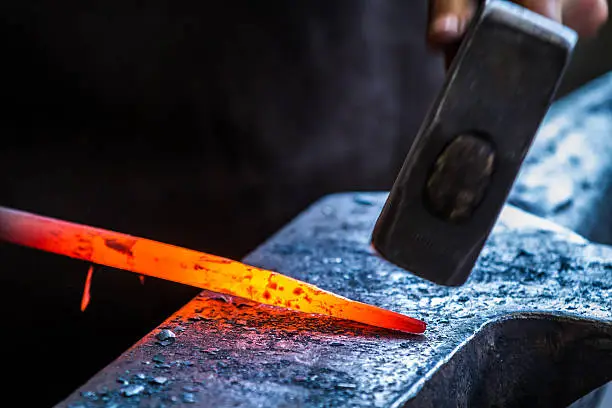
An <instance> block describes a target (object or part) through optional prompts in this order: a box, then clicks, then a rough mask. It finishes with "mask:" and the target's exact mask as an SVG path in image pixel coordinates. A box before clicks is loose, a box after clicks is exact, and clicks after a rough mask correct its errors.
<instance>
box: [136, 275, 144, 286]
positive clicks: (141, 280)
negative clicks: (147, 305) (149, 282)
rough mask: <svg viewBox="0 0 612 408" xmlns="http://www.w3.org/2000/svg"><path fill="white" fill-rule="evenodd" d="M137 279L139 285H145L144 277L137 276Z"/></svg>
mask: <svg viewBox="0 0 612 408" xmlns="http://www.w3.org/2000/svg"><path fill="white" fill-rule="evenodd" d="M138 279H139V280H140V284H141V285H144V283H145V277H144V275H138Z"/></svg>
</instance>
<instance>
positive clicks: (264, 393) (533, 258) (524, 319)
mask: <svg viewBox="0 0 612 408" xmlns="http://www.w3.org/2000/svg"><path fill="white" fill-rule="evenodd" d="M385 198H386V195H385V194H382V193H381V194H367V195H364V194H341V195H334V196H330V197H327V198H325V199H323V200H322V201H320V202H318V203H316V204H315V205H313V206H312V207H311V208H310V209H308V210H307V211H306V212H305V213H304V214H302V215H301V216H300V217H298V218H297V219H296V220H295V221H294V222H292V223H291V224H289V225H288V226H287V227H286V228H285V229H283V230H282V231H281V232H280V233H278V234H277V235H276V236H274V237H273V238H271V239H270V240H269V241H268V242H267V243H265V244H264V245H263V246H262V247H260V248H259V249H258V250H256V251H255V252H254V253H253V254H252V255H251V256H249V257H248V258H247V259H246V261H247V262H248V263H252V264H255V265H258V266H262V267H265V268H271V269H275V270H279V271H283V272H284V273H287V274H289V275H292V276H294V277H297V278H300V279H304V280H308V281H311V282H313V283H315V284H317V285H320V286H322V287H324V288H327V289H330V290H333V291H335V292H337V293H340V294H343V295H345V296H349V297H352V298H355V299H359V300H362V301H365V302H368V303H373V304H376V305H378V306H382V307H385V308H390V309H392V310H397V311H400V312H404V313H407V314H413V315H415V316H416V317H419V318H422V319H424V320H425V321H427V322H428V323H429V326H428V331H427V332H426V334H425V336H409V335H401V334H397V333H391V332H386V331H382V330H376V329H372V328H370V327H367V326H361V325H357V324H351V323H348V322H344V321H340V320H334V319H331V318H329V319H327V318H323V319H322V318H319V317H312V316H304V315H302V314H300V313H294V312H290V311H284V310H278V309H274V308H272V307H264V306H257V305H255V304H252V303H245V302H244V301H241V300H239V299H231V298H221V297H218V296H214V295H213V296H211V295H210V294H202V295H201V296H199V297H197V298H196V299H194V300H193V301H192V302H191V303H190V304H188V305H187V306H185V307H184V308H183V309H181V310H180V311H178V312H177V313H176V314H175V315H174V316H172V317H171V318H169V319H168V320H167V321H166V322H165V323H163V324H162V325H161V326H160V328H159V329H158V330H155V331H154V332H153V333H151V334H150V335H148V336H146V337H145V338H144V339H143V340H142V341H141V342H139V343H138V344H136V345H135V346H134V347H133V348H132V349H130V350H129V351H127V352H126V353H125V354H124V355H122V356H121V357H120V358H119V359H118V360H117V361H115V362H114V363H112V364H111V365H109V366H108V367H107V368H106V369H104V370H103V371H102V372H100V373H99V374H98V375H96V376H95V377H94V378H92V379H91V380H90V381H89V382H88V383H87V384H85V385H84V386H83V387H82V388H81V389H80V390H78V391H76V392H75V393H74V394H73V395H72V396H70V397H69V398H68V399H67V400H66V401H64V402H63V403H62V404H60V406H71V407H76V406H82V407H98V406H99V407H103V406H109V404H110V405H112V404H113V403H116V404H120V405H119V406H122V407H130V406H133V407H137V406H164V404H165V405H169V404H172V406H180V405H183V404H184V405H185V406H194V404H195V406H219V407H221V406H249V407H250V406H252V407H256V406H266V407H289V406H292V407H293V406H330V407H338V406H363V407H371V406H381V407H399V406H410V407H447V406H448V407H451V406H452V407H455V406H457V405H459V406H494V405H498V406H541V407H548V406H550V407H553V406H562V404H566V405H567V404H569V403H571V402H572V401H573V400H574V399H576V398H578V397H580V396H582V395H584V394H585V393H587V392H588V391H590V390H591V389H593V388H595V387H597V386H599V385H601V384H603V383H604V382H606V381H608V380H610V379H612V372H611V371H610V370H609V367H610V366H611V364H612V353H611V352H610V351H611V350H612V311H611V310H610V304H611V303H612V290H611V289H612V276H611V274H610V269H611V268H612V249H610V248H608V247H604V246H598V245H592V244H589V243H588V242H587V241H586V240H584V239H583V238H581V237H580V236H578V235H576V234H574V233H572V232H570V231H569V230H566V229H563V228H561V227H558V226H557V225H556V224H552V223H550V222H547V221H544V220H542V219H540V218H537V217H535V216H532V215H529V214H527V213H525V212H522V211H521V210H518V209H516V208H513V207H506V209H505V211H504V212H503V214H502V216H501V219H500V221H499V222H498V224H497V225H496V227H495V229H494V231H493V234H492V236H491V239H490V241H489V243H488V244H487V246H486V248H485V250H484V252H483V254H482V256H481V259H480V261H479V263H478V265H477V267H476V269H475V271H474V273H473V274H472V276H471V278H470V280H469V281H468V282H467V283H466V285H464V286H463V287H461V288H448V287H441V286H438V285H435V284H433V283H429V282H426V281H423V280H420V279H419V278H417V277H415V276H413V275H412V274H410V273H408V272H406V271H403V270H402V269H400V268H398V267H395V266H393V265H391V264H390V263H388V262H386V261H384V260H382V259H380V258H379V257H377V256H376V255H375V254H374V253H373V251H372V249H371V248H370V246H369V236H370V233H371V230H372V227H373V224H374V222H375V220H376V217H377V215H378V214H379V212H380V210H381V208H382V205H383V203H384V200H385ZM162 329H166V330H171V331H172V332H173V333H174V334H175V335H176V337H171V336H169V333H168V332H165V331H163V330H162ZM543 378H546V381H542V379H543ZM173 402H175V403H176V404H174V403H173ZM79 404H80V405H79Z"/></svg>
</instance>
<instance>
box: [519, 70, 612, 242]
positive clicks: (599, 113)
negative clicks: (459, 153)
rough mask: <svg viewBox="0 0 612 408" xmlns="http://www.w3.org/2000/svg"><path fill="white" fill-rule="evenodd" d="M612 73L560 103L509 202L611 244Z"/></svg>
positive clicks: (589, 237) (536, 145) (556, 106)
mask: <svg viewBox="0 0 612 408" xmlns="http://www.w3.org/2000/svg"><path fill="white" fill-rule="evenodd" d="M611 180H612V73H609V74H607V75H604V76H603V77H601V78H598V79H596V80H594V81H592V82H591V83H589V84H587V85H586V86H584V87H583V88H581V89H580V90H578V91H576V92H574V93H572V94H570V95H568V96H567V97H565V98H563V99H562V100H560V101H559V102H557V103H555V104H554V105H553V106H552V108H551V110H550V112H549V115H548V120H546V122H545V124H544V125H543V126H542V128H541V129H540V131H539V132H538V135H537V137H536V139H535V141H534V143H533V147H532V148H531V150H530V152H529V155H528V156H527V158H526V159H525V164H524V165H523V168H522V169H521V173H520V175H519V178H518V180H517V182H516V185H515V186H514V189H513V190H512V193H511V195H510V198H509V201H510V202H511V203H512V204H514V205H516V206H518V207H520V208H522V209H524V210H526V211H528V212H530V213H533V214H537V215H539V216H541V217H544V218H546V219H550V220H553V221H555V222H557V223H559V224H561V225H564V226H566V227H568V228H570V229H571V230H573V231H576V232H578V233H580V234H581V235H583V236H585V237H587V238H588V239H589V240H591V241H596V242H600V243H605V244H612V211H610V202H612V183H611Z"/></svg>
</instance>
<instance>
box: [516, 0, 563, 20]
mask: <svg viewBox="0 0 612 408" xmlns="http://www.w3.org/2000/svg"><path fill="white" fill-rule="evenodd" d="M515 3H517V4H520V5H521V6H523V7H525V8H528V9H529V10H531V11H535V12H536V13H538V14H541V15H543V16H544V17H548V18H550V19H553V20H556V21H559V22H561V17H562V13H561V10H562V9H563V2H562V1H561V0H520V1H515Z"/></svg>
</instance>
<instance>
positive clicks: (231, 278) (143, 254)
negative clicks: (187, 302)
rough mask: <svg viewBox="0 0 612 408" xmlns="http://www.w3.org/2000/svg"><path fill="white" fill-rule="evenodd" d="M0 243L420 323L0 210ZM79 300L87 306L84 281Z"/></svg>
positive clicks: (374, 320) (373, 319)
mask: <svg viewBox="0 0 612 408" xmlns="http://www.w3.org/2000/svg"><path fill="white" fill-rule="evenodd" d="M0 240H2V241H7V242H11V243H14V244H17V245H23V246H27V247H31V248H35V249H40V250H43V251H47V252H51V253H55V254H58V255H63V256H68V257H70V258H75V259H80V260H84V261H88V262H91V263H94V264H100V265H105V266H110V267H114V268H119V269H123V270H126V271H130V272H136V273H139V274H144V275H148V276H153V277H156V278H160V279H166V280H169V281H172V282H178V283H184V284H187V285H191V286H195V287H197V288H201V289H208V290H212V291H215V292H218V293H225V294H228V295H234V296H241V297H243V298H246V299H249V300H254V301H256V302H259V303H265V304H268V305H274V306H278V307H286V308H289V309H293V310H298V311H301V312H306V313H318V314H324V315H329V316H334V317H337V318H343V319H350V320H354V321H357V322H360V323H365V324H370V325H374V326H378V327H384V328H386V329H391V330H399V331H403V332H407V333H415V334H420V333H423V332H424V331H425V323H424V322H421V321H419V320H416V319H413V318H411V317H408V316H403V315H401V314H399V313H395V312H392V311H390V310H385V309H381V308H377V307H374V306H372V305H368V304H365V303H360V302H355V301H353V300H350V299H346V298H344V297H341V296H338V295H335V294H334V293H330V292H328V291H325V290H321V289H320V288H318V287H316V286H313V285H311V284H308V283H306V282H301V281H298V280H296V279H292V278H290V277H287V276H285V275H282V274H280V273H277V272H273V271H267V270H264V269H260V268H256V267H253V266H249V265H245V264H243V263H240V262H236V261H233V260H231V259H227V258H222V257H219V256H216V255H211V254H206V253H203V252H198V251H193V250H190V249H186V248H181V247H177V246H174V245H168V244H164V243H161V242H157V241H152V240H150V239H145V238H140V237H134V236H131V235H126V234H122V233H119V232H115V231H109V230H104V229H101V228H94V227H91V226H88V225H82V224H76V223H72V222H67V221H63V220H58V219H54V218H50V217H45V216H41V215H37V214H32V213H28V212H24V211H18V210H14V209H11V208H6V207H1V206H0ZM91 273H92V269H91V268H90V271H89V272H88V280H87V283H86V286H85V288H86V289H85V294H84V296H83V305H82V306H81V308H82V309H84V306H86V304H87V299H88V288H89V277H90V275H91Z"/></svg>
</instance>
